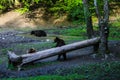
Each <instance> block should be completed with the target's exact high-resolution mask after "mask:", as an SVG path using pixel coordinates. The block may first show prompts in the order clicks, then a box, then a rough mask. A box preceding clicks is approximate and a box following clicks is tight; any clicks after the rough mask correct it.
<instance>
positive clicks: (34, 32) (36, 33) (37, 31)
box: [31, 30, 47, 37]
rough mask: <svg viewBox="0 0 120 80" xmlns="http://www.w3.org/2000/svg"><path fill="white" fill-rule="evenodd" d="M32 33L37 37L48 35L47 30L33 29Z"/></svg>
mask: <svg viewBox="0 0 120 80" xmlns="http://www.w3.org/2000/svg"><path fill="white" fill-rule="evenodd" d="M31 35H35V36H37V37H46V36H47V34H46V32H45V31H43V30H33V31H31Z"/></svg>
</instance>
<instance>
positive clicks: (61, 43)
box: [54, 37, 66, 60]
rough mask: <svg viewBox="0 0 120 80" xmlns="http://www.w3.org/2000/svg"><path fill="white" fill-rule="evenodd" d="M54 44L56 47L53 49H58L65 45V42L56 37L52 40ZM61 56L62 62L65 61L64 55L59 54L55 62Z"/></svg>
mask: <svg viewBox="0 0 120 80" xmlns="http://www.w3.org/2000/svg"><path fill="white" fill-rule="evenodd" d="M54 43H56V46H55V47H60V46H63V45H65V41H64V40H62V39H60V38H58V37H56V38H55V39H54ZM61 56H63V58H64V60H66V53H61V54H59V55H58V58H57V60H60V57H61Z"/></svg>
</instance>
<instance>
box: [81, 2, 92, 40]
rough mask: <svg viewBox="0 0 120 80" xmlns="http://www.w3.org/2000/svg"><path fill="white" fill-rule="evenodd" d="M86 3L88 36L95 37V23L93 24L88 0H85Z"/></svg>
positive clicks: (85, 12) (84, 3) (85, 13)
mask: <svg viewBox="0 0 120 80" xmlns="http://www.w3.org/2000/svg"><path fill="white" fill-rule="evenodd" d="M83 5H84V15H85V22H86V26H87V35H88V38H92V37H93V25H92V17H91V14H90V11H89V5H88V0H83Z"/></svg>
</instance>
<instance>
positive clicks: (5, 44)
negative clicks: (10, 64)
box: [0, 12, 120, 78]
mask: <svg viewBox="0 0 120 80" xmlns="http://www.w3.org/2000/svg"><path fill="white" fill-rule="evenodd" d="M24 17H25V16H24V15H20V14H19V13H16V12H10V13H6V14H4V15H1V16H0V28H1V30H2V31H1V32H0V49H1V50H2V51H0V78H5V77H28V76H37V75H49V74H55V73H54V72H55V71H59V69H63V68H69V67H76V66H81V65H87V64H91V63H102V62H111V61H120V52H119V49H120V41H109V43H108V45H109V50H110V52H111V54H112V55H111V56H109V58H108V59H107V60H103V59H102V58H98V57H96V58H93V56H92V55H91V54H94V53H93V49H92V46H90V47H86V48H82V49H79V50H75V51H72V52H69V53H68V54H67V60H66V61H63V60H60V61H57V60H56V59H57V56H54V57H51V58H48V59H43V60H40V61H39V62H36V63H35V65H36V64H43V63H45V64H44V65H42V66H39V67H36V68H35V67H34V68H31V69H25V70H22V71H17V70H9V69H7V54H6V53H7V52H6V51H7V50H10V49H11V48H15V51H14V52H15V53H16V54H18V55H19V54H25V53H26V50H27V49H28V48H25V49H24V48H21V47H17V45H23V44H29V43H31V45H34V44H39V45H41V44H42V43H46V42H47V39H49V41H48V42H47V43H52V42H53V38H52V39H51V38H50V37H46V38H39V39H38V38H33V37H27V36H24V35H26V34H30V32H29V31H24V32H22V31H19V30H16V29H14V28H18V27H19V28H25V27H27V28H34V27H35V26H36V24H35V23H31V21H30V22H29V20H28V19H27V18H24ZM39 21H40V23H39V24H42V23H45V24H46V22H44V21H43V20H41V19H40V20H39ZM39 21H38V22H39ZM57 21H58V22H57ZM61 21H63V22H64V18H62V19H61V20H60V19H57V20H54V21H52V22H53V24H54V23H55V24H56V23H59V22H61ZM37 25H38V24H37ZM42 26H49V24H47V25H44V24H43V25H42ZM10 27H12V29H9V28H10ZM4 28H5V29H4ZM48 30H49V29H48ZM51 34H54V35H56V34H57V35H58V32H57V33H56V32H54V33H51ZM52 37H53V36H52ZM27 47H28V46H27ZM29 48H30V47H29ZM49 48H50V47H49ZM42 49H43V48H41V50H42ZM86 54H87V55H86ZM118 55H119V57H118ZM23 69H24V67H23Z"/></svg>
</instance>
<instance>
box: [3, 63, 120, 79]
mask: <svg viewBox="0 0 120 80" xmlns="http://www.w3.org/2000/svg"><path fill="white" fill-rule="evenodd" d="M119 74H120V62H119V61H118V62H117V61H116V62H115V61H114V62H103V63H93V64H88V65H83V66H77V67H71V68H67V69H66V68H65V69H64V68H63V69H58V70H56V71H55V73H54V74H53V75H40V76H35V77H26V78H7V79H3V80H119V79H120V76H119Z"/></svg>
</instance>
